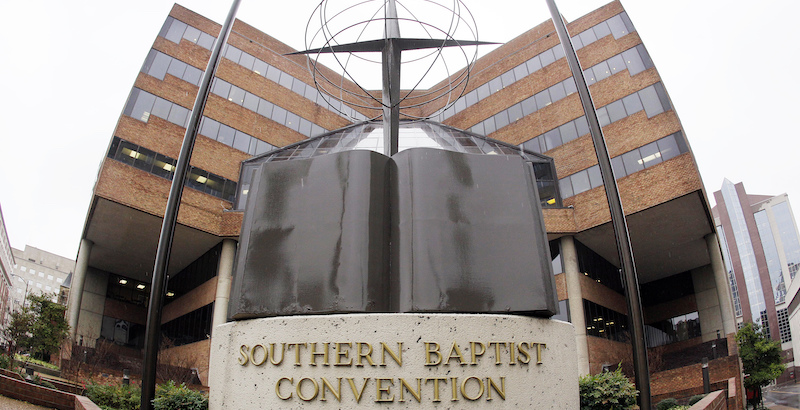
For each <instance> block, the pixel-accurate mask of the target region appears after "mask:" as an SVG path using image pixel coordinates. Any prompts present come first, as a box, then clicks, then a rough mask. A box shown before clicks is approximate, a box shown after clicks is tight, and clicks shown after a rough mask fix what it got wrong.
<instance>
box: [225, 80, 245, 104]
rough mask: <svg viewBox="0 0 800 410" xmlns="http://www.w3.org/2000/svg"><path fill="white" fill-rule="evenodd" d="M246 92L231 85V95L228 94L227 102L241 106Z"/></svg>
mask: <svg viewBox="0 0 800 410" xmlns="http://www.w3.org/2000/svg"><path fill="white" fill-rule="evenodd" d="M245 93H246V91H245V90H242V89H241V88H239V87H237V86H235V85H231V93H230V94H228V101H231V102H233V103H235V104H238V105H242V104H243V103H244V96H245Z"/></svg>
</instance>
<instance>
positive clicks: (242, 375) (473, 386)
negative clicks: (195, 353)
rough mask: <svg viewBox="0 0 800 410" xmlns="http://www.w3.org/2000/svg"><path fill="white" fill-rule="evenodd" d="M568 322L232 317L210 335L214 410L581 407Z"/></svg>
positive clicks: (373, 316)
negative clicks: (235, 320)
mask: <svg viewBox="0 0 800 410" xmlns="http://www.w3.org/2000/svg"><path fill="white" fill-rule="evenodd" d="M576 356H577V354H576V348H575V336H574V331H573V327H572V325H571V324H569V323H565V322H561V321H557V320H549V319H540V318H535V317H527V316H511V315H477V314H351V315H325V316H287V317H274V318H262V319H250V320H242V321H237V322H229V323H226V324H224V325H220V326H217V327H215V328H214V335H213V338H212V340H211V363H210V366H209V367H210V376H209V377H210V379H209V384H210V387H211V406H210V408H211V409H258V408H262V409H278V408H280V409H290V408H301V407H304V408H331V409H334V408H360V407H363V408H371V407H389V406H391V407H392V408H415V409H433V408H487V407H489V406H491V407H492V408H519V407H523V408H533V409H577V408H578V407H579V399H578V368H577V359H576Z"/></svg>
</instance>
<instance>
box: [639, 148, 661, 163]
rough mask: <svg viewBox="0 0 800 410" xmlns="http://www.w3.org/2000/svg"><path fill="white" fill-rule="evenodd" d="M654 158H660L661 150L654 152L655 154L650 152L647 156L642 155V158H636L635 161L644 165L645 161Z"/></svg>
mask: <svg viewBox="0 0 800 410" xmlns="http://www.w3.org/2000/svg"><path fill="white" fill-rule="evenodd" d="M656 158H661V152H660V151H659V152H656V153H655V154H650V155H648V156H646V157H644V158H642V159H640V160H638V161H636V162H638V163H639V165H644V163H645V162H650V161H652V160H654V159H656Z"/></svg>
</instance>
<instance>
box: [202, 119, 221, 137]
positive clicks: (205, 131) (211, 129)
mask: <svg viewBox="0 0 800 410" xmlns="http://www.w3.org/2000/svg"><path fill="white" fill-rule="evenodd" d="M218 132H219V123H218V122H216V121H214V120H212V119H211V118H208V117H203V120H202V121H201V122H200V134H201V135H205V136H206V137H208V138H211V139H212V140H215V139H217V133H218Z"/></svg>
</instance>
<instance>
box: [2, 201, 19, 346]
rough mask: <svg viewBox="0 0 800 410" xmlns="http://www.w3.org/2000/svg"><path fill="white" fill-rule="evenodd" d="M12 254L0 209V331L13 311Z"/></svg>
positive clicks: (13, 264)
mask: <svg viewBox="0 0 800 410" xmlns="http://www.w3.org/2000/svg"><path fill="white" fill-rule="evenodd" d="M15 263H16V262H15V261H14V254H13V252H12V251H11V244H10V242H9V241H8V233H7V232H6V222H5V220H4V219H3V209H2V208H0V329H5V328H6V324H7V323H8V321H9V320H10V319H9V314H11V310H12V309H13V306H12V303H11V302H10V295H11V288H12V284H11V277H12V275H13V272H14V266H15ZM5 342H6V340H5V338H2V343H3V344H5Z"/></svg>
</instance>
